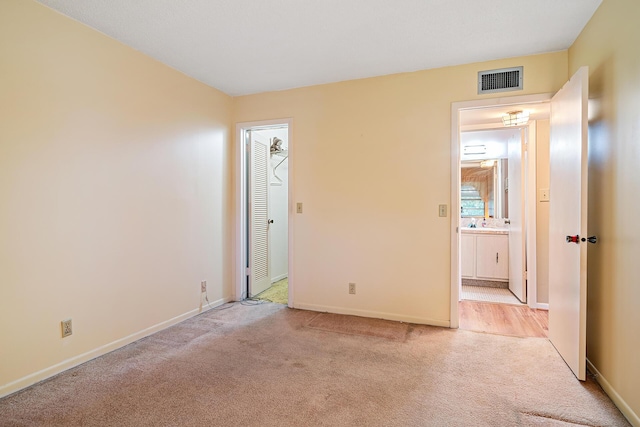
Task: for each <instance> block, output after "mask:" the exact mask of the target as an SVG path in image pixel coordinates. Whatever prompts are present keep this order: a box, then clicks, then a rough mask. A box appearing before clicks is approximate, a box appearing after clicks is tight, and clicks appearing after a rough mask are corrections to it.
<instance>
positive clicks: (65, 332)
mask: <svg viewBox="0 0 640 427" xmlns="http://www.w3.org/2000/svg"><path fill="white" fill-rule="evenodd" d="M60 326H61V328H62V338H64V337H68V336H69V335H71V334H73V327H72V325H71V319H66V320H63V321H62V322H60Z"/></svg>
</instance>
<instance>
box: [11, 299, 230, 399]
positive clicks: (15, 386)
mask: <svg viewBox="0 0 640 427" xmlns="http://www.w3.org/2000/svg"><path fill="white" fill-rule="evenodd" d="M229 301H231V298H230V297H227V298H221V299H219V300H217V301H213V302H212V303H211V304H209V305H206V304H205V305H204V306H202V305H201V306H200V307H199V308H196V309H193V310H190V311H188V312H186V313H184V314H181V315H179V316H176V317H174V318H172V319H169V320H165V321H164V322H160V323H158V324H156V325H153V326H150V327H148V328H146V329H143V330H141V331H139V332H135V333H133V334H131V335H129V336H126V337H124V338H120V339H118V340H115V341H113V342H111V343H109V344H105V345H103V346H100V347H98V348H95V349H93V350H90V351H88V352H86V353H83V354H79V355H77V356H74V357H72V358H69V359H67V360H64V361H62V362H60V363H57V364H55V365H53V366H50V367H48V368H45V369H42V370H40V371H38V372H34V373H32V374H29V375H27V376H25V377H22V378H19V379H17V380H15V381H12V382H10V383H7V384H4V385H2V386H0V398H3V397H5V396H8V395H10V394H13V393H15V392H17V391H20V390H22V389H24V388H27V387H29V386H31V385H33V384H36V383H38V382H40V381H43V380H46V379H47V378H51V377H52V376H54V375H57V374H59V373H61V372H64V371H66V370H68V369H71V368H74V367H76V366H78V365H81V364H83V363H85V362H88V361H89V360H91V359H95V358H96V357H100V356H103V355H105V354H107V353H110V352H112V351H114V350H117V349H119V348H121V347H124V346H125V345H127V344H131V343H132V342H134V341H137V340H139V339H141V338H144V337H147V336H149V335H152V334H154V333H156V332H159V331H161V330H163V329H166V328H168V327H170V326H173V325H175V324H177V323H180V322H183V321H185V320H187V319H189V318H191V317H193V316H196V315H198V314H200V313H203V312H205V311H208V310H211V309H213V308H215V307H218V306H220V305H222V304H224V303H226V302H229Z"/></svg>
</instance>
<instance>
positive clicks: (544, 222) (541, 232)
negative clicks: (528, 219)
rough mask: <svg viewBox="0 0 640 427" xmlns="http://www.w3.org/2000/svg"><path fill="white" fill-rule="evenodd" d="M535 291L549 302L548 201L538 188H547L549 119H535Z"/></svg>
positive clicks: (538, 298) (544, 301) (540, 301)
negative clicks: (543, 199) (544, 199)
mask: <svg viewBox="0 0 640 427" xmlns="http://www.w3.org/2000/svg"><path fill="white" fill-rule="evenodd" d="M536 187H537V194H536V293H537V302H539V303H543V304H548V303H549V202H548V201H546V202H541V201H540V189H541V188H547V189H548V188H549V120H548V119H545V120H536Z"/></svg>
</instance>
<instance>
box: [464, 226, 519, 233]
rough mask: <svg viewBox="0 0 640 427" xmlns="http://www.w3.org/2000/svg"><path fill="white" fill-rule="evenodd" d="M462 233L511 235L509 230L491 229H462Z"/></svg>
mask: <svg viewBox="0 0 640 427" xmlns="http://www.w3.org/2000/svg"><path fill="white" fill-rule="evenodd" d="M460 232H461V233H464V234H509V229H508V228H490V227H476V228H472V227H460Z"/></svg>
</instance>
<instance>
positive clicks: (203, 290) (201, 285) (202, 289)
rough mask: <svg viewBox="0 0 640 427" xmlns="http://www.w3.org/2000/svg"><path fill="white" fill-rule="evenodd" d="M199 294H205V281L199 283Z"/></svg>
mask: <svg viewBox="0 0 640 427" xmlns="http://www.w3.org/2000/svg"><path fill="white" fill-rule="evenodd" d="M200 292H201V293H203V294H204V293H205V292H207V281H206V280H203V281H202V282H200Z"/></svg>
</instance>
